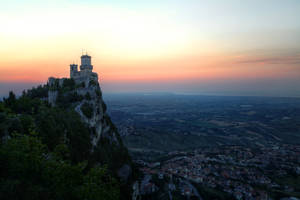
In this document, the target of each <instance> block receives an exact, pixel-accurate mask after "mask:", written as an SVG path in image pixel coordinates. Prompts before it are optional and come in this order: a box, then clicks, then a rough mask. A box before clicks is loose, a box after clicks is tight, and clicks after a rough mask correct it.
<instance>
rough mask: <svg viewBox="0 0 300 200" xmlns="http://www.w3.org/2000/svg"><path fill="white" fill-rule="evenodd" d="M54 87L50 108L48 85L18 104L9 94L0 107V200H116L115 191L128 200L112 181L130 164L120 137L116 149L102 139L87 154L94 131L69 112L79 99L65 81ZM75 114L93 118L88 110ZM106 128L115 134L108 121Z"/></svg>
mask: <svg viewBox="0 0 300 200" xmlns="http://www.w3.org/2000/svg"><path fill="white" fill-rule="evenodd" d="M55 83H57V85H56V84H54V85H56V86H57V87H56V88H57V91H58V97H57V105H58V106H55V107H51V106H50V105H49V104H48V102H47V101H45V100H44V98H45V97H46V94H48V91H49V90H51V87H52V89H53V86H51V87H49V86H47V85H45V86H38V87H37V88H33V89H32V90H28V91H27V92H25V91H24V92H23V94H22V96H21V97H19V98H16V96H15V94H14V93H13V92H10V94H9V96H8V98H6V99H4V100H3V101H2V102H1V101H0V177H1V178H0V199H118V197H119V195H120V191H121V192H122V198H123V199H128V198H129V196H130V189H129V187H128V185H124V184H122V185H119V184H118V181H117V180H115V179H114V178H112V177H117V176H116V174H117V170H118V169H119V168H120V167H121V166H122V165H123V164H125V163H127V164H131V159H130V157H129V154H128V151H127V148H126V147H125V146H123V144H122V141H121V140H120V138H119V135H118V134H116V135H117V139H118V142H119V143H120V146H117V145H115V144H112V143H111V142H110V141H109V140H108V139H107V140H105V139H104V138H102V139H101V140H100V143H101V144H103V145H102V146H101V147H97V148H96V149H95V151H92V144H91V139H90V135H91V133H92V132H93V131H95V130H92V129H90V128H89V127H88V126H87V125H86V124H85V123H84V122H82V120H81V118H80V116H79V114H78V113H77V112H76V111H75V110H74V107H73V106H72V105H75V104H72V103H73V102H74V103H76V102H78V101H81V100H83V98H84V97H83V96H81V95H78V94H77V93H76V92H75V91H74V88H75V87H76V86H75V83H74V82H73V80H72V79H65V80H64V82H63V86H62V87H59V84H58V80H56V81H55ZM46 91H47V92H46ZM99 92H100V90H99ZM102 106H103V105H102ZM80 109H81V111H82V112H83V113H84V114H85V115H86V116H87V117H88V118H91V117H92V115H93V108H92V105H91V104H88V103H84V104H83V105H82V106H81V108H80ZM105 123H107V124H109V125H110V126H111V128H112V129H111V131H115V132H116V131H117V129H116V127H115V126H114V125H113V123H112V122H111V120H110V118H109V117H108V116H106V117H105ZM17 133H18V134H17ZM99 164H101V166H102V167H101V166H100V165H99ZM104 165H107V167H108V168H107V169H106V168H105V167H103V166H104ZM124 191H125V192H124Z"/></svg>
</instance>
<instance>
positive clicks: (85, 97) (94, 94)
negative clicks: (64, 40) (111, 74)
mask: <svg viewBox="0 0 300 200" xmlns="http://www.w3.org/2000/svg"><path fill="white" fill-rule="evenodd" d="M80 69H81V71H78V70H77V65H75V64H72V65H71V66H70V78H61V79H57V78H53V77H50V78H49V79H48V88H49V90H48V102H49V104H50V105H52V106H62V107H64V108H67V109H74V110H75V112H77V113H78V114H79V115H80V118H81V120H82V121H83V122H84V123H85V124H86V125H87V126H88V128H89V130H90V131H89V132H90V144H91V149H90V155H91V157H92V158H93V160H94V161H95V162H96V163H100V164H101V163H104V164H107V165H108V167H109V168H110V169H111V171H113V172H114V173H115V174H116V175H117V176H118V177H119V178H120V179H121V180H122V182H123V183H126V182H128V181H129V179H130V178H131V174H132V168H131V166H132V164H131V159H130V156H129V154H128V151H127V148H126V147H125V146H124V145H123V143H122V140H121V137H120V135H119V133H118V131H117V129H116V127H115V126H114V124H113V123H112V121H111V119H110V117H109V116H108V114H107V113H106V105H105V103H104V101H103V99H102V91H101V88H100V85H99V82H98V74H97V73H95V72H92V69H93V67H92V65H91V62H90V57H89V56H82V65H81V66H80Z"/></svg>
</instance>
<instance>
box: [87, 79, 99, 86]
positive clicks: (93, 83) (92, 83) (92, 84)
mask: <svg viewBox="0 0 300 200" xmlns="http://www.w3.org/2000/svg"><path fill="white" fill-rule="evenodd" d="M96 85H98V83H97V82H96V81H94V80H90V82H89V86H96Z"/></svg>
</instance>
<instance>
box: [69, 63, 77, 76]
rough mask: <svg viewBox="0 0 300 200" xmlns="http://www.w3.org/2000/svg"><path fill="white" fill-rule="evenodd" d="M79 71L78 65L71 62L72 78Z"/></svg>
mask: <svg viewBox="0 0 300 200" xmlns="http://www.w3.org/2000/svg"><path fill="white" fill-rule="evenodd" d="M77 73H78V65H76V64H71V65H70V78H73V77H74V76H76V74H77Z"/></svg>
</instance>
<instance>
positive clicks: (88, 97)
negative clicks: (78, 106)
mask: <svg viewBox="0 0 300 200" xmlns="http://www.w3.org/2000/svg"><path fill="white" fill-rule="evenodd" d="M84 97H85V99H86V100H88V101H90V100H91V99H92V98H91V95H90V93H89V92H87V93H86V94H85V96H84Z"/></svg>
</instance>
